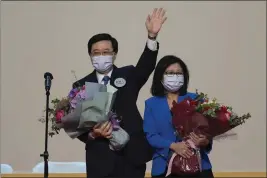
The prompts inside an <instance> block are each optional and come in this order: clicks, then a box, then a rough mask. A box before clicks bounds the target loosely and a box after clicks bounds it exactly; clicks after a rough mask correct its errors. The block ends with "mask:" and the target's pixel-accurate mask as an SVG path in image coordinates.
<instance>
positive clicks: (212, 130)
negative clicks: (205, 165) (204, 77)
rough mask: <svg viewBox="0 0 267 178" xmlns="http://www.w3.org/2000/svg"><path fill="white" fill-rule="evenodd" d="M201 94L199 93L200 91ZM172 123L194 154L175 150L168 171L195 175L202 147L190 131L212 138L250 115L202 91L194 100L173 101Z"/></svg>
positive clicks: (198, 169)
mask: <svg viewBox="0 0 267 178" xmlns="http://www.w3.org/2000/svg"><path fill="white" fill-rule="evenodd" d="M197 94H198V93H197ZM172 113H173V118H172V123H173V125H174V127H175V129H176V131H177V133H178V134H179V136H180V137H181V138H182V140H183V141H184V142H186V143H187V144H188V145H189V146H190V149H191V151H192V153H193V156H191V157H190V158H188V159H186V158H183V157H181V156H180V155H177V154H176V153H174V154H173V155H172V157H171V159H170V161H169V167H168V174H169V173H171V174H178V175H186V174H194V173H198V172H200V171H201V157H200V148H198V147H196V146H195V145H194V143H193V142H192V141H191V140H190V137H189V134H190V133H192V132H194V133H195V134H197V135H198V134H202V135H204V136H206V137H207V138H208V139H209V140H212V139H213V138H214V137H216V136H220V135H222V134H225V133H226V132H228V131H230V130H231V129H233V128H235V127H237V126H239V125H241V124H243V123H244V122H245V120H246V119H248V118H250V117H251V115H250V114H249V113H248V114H244V115H242V116H238V115H237V114H235V113H234V112H233V110H232V108H231V107H229V106H225V105H222V104H220V103H217V100H216V99H213V100H209V98H208V97H207V95H206V94H204V93H200V94H198V96H197V97H196V98H195V99H191V98H188V99H185V100H184V101H182V102H180V103H176V102H174V103H173V108H172Z"/></svg>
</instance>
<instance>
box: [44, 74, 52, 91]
mask: <svg viewBox="0 0 267 178" xmlns="http://www.w3.org/2000/svg"><path fill="white" fill-rule="evenodd" d="M44 78H45V90H46V91H49V90H50V88H51V83H52V82H51V81H52V80H53V75H52V74H51V73H50V72H46V73H45V74H44Z"/></svg>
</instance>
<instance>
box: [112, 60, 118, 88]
mask: <svg viewBox="0 0 267 178" xmlns="http://www.w3.org/2000/svg"><path fill="white" fill-rule="evenodd" d="M119 76H120V71H119V70H118V68H117V67H116V66H115V65H114V66H113V71H112V74H111V77H110V85H111V86H113V87H115V88H117V89H119V88H118V87H117V86H116V85H115V84H114V81H115V80H116V79H117V78H118V77H119Z"/></svg>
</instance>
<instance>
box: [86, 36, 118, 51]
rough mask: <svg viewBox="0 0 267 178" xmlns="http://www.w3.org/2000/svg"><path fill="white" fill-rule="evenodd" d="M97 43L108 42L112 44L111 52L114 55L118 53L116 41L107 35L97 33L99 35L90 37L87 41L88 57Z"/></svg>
mask: <svg viewBox="0 0 267 178" xmlns="http://www.w3.org/2000/svg"><path fill="white" fill-rule="evenodd" d="M99 41H110V42H111V44H112V48H113V51H114V52H115V53H116V54H117V53H118V41H117V40H116V39H115V38H113V37H112V36H111V35H110V34H108V33H99V34H96V35H94V36H92V37H91V38H90V39H89V41H88V44H87V48H88V53H89V55H90V54H91V50H92V46H93V44H95V43H97V42H99Z"/></svg>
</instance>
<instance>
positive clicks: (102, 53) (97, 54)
mask: <svg viewBox="0 0 267 178" xmlns="http://www.w3.org/2000/svg"><path fill="white" fill-rule="evenodd" d="M101 55H102V56H110V55H114V52H113V51H103V52H98V51H97V52H93V53H92V56H101Z"/></svg>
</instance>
